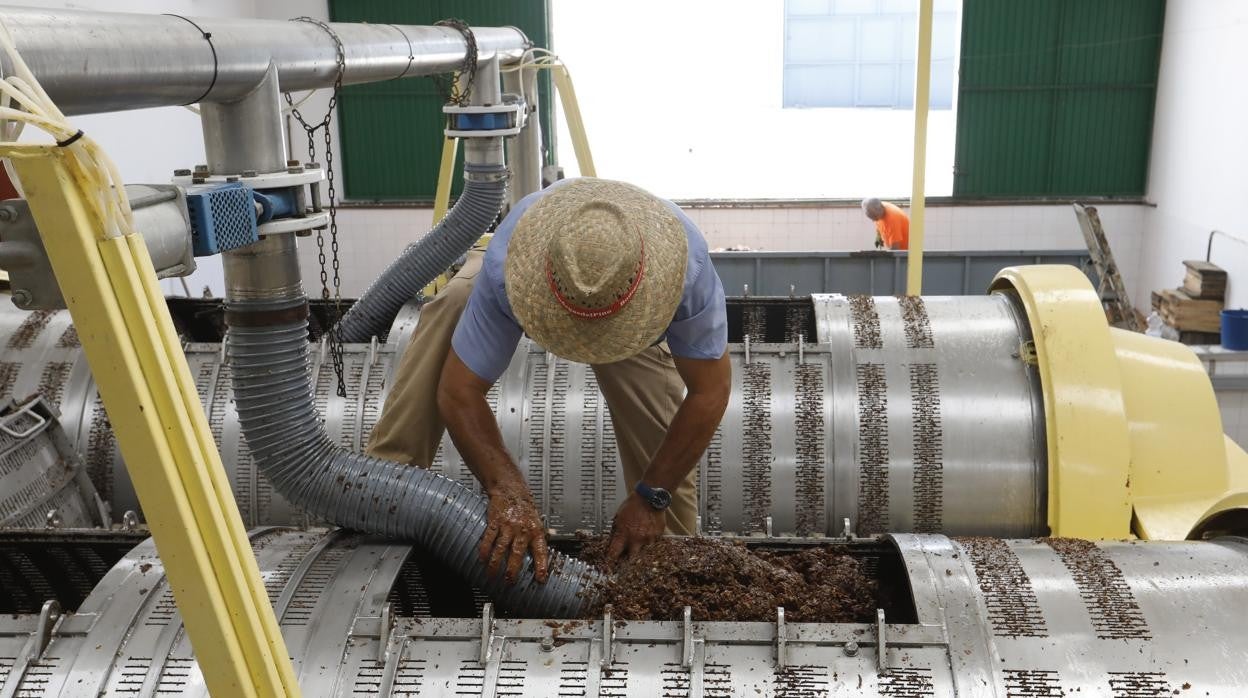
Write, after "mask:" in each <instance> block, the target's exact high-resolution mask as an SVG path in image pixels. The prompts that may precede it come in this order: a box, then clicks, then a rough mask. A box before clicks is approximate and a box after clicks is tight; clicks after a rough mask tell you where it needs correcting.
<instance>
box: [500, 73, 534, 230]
mask: <svg viewBox="0 0 1248 698" xmlns="http://www.w3.org/2000/svg"><path fill="white" fill-rule="evenodd" d="M503 89H504V91H506V92H513V93H516V94H521V95H524V96H525V107H524V108H525V111H527V112H528V120H527V121H525V124H524V128H523V129H521V131H520V135H518V136H516V138H515V139H514V140H512V141H511V144H510V147H509V148H508V151H507V154H508V158H507V160H508V165H509V167H508V169H509V170H510V171H511V197H510V200H511V205H512V206H515V205H516V204H517V203H519V202H520V200H521V199H523V198H524V197H526V196H528V195H529V194H532V193H533V192H535V191H537V190H539V189H541V188H542V122H541V113H540V111H539V109H538V97H537V71H536V70H527V71H514V72H510V73H503Z"/></svg>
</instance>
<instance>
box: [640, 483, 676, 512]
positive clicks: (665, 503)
mask: <svg viewBox="0 0 1248 698" xmlns="http://www.w3.org/2000/svg"><path fill="white" fill-rule="evenodd" d="M634 491H636V492H637V494H639V495H641V498H642V499H644V500H646V503H647V504H649V505H650V507H651V508H652V509H654V510H655V511H663V510H664V509H666V508H668V507H669V506H671V505H672V493H671V492H668V491H667V490H665V489H663V488H662V487H651V486H649V485H647V484H646V483H644V482H638V483H637V487H635V488H634Z"/></svg>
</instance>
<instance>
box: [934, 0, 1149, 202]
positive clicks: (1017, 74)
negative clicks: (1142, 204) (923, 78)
mask: <svg viewBox="0 0 1248 698" xmlns="http://www.w3.org/2000/svg"><path fill="white" fill-rule="evenodd" d="M1164 18H1165V2H1164V0H1028V1H1027V2H1002V1H1001V0H964V2H963V6H962V57H961V67H960V69H959V86H958V123H957V145H956V154H955V165H954V185H953V193H954V196H960V197H966V198H993V197H1002V198H1012V197H1041V196H1142V195H1143V194H1144V192H1145V187H1146V185H1147V178H1148V153H1149V148H1150V146H1151V142H1152V125H1153V103H1154V101H1155V97H1156V89H1157V69H1158V63H1159V60H1160V56H1161V32H1162V24H1163V21H1164Z"/></svg>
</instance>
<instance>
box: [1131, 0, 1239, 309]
mask: <svg viewBox="0 0 1248 698" xmlns="http://www.w3.org/2000/svg"><path fill="white" fill-rule="evenodd" d="M1161 45H1162V52H1161V72H1160V75H1159V77H1158V86H1157V110H1156V114H1155V117H1154V125H1153V149H1152V162H1151V166H1150V170H1149V186H1148V198H1149V199H1150V200H1151V201H1154V202H1156V204H1157V208H1156V209H1155V210H1153V211H1150V212H1149V215H1148V216H1146V232H1145V238H1144V248H1143V249H1144V254H1143V255H1142V256H1141V266H1140V274H1139V275H1140V279H1141V281H1142V283H1141V284H1140V285H1139V286H1138V287H1137V289H1136V291H1135V292H1134V293H1135V296H1136V298H1137V301H1139V302H1143V303H1146V302H1147V299H1148V293H1149V291H1150V290H1152V289H1157V288H1165V287H1174V286H1178V285H1179V284H1180V283H1181V282H1182V280H1183V267H1182V265H1181V262H1182V260H1184V259H1204V258H1205V241H1206V239H1207V236H1208V234H1209V231H1210V230H1213V229H1215V228H1216V229H1218V230H1223V231H1226V232H1229V233H1232V234H1235V235H1238V236H1240V237H1243V238H1248V127H1246V125H1248V90H1246V89H1245V88H1244V84H1245V83H1244V76H1245V75H1248V2H1243V1H1242V0H1182V1H1180V2H1169V3H1166V24H1165V35H1164V37H1163V38H1162V44H1161ZM1213 261H1214V262H1215V263H1216V264H1219V265H1221V266H1222V267H1224V268H1225V269H1226V270H1227V271H1228V272H1229V273H1230V278H1229V282H1228V291H1229V296H1228V305H1229V306H1231V307H1245V306H1248V247H1245V246H1243V245H1239V244H1236V243H1234V242H1229V241H1227V240H1225V239H1221V240H1218V241H1215V242H1214V247H1213Z"/></svg>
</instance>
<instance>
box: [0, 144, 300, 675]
mask: <svg viewBox="0 0 1248 698" xmlns="http://www.w3.org/2000/svg"><path fill="white" fill-rule="evenodd" d="M0 156H3V157H8V158H11V159H12V161H13V164H14V166H15V168H16V170H17V174H18V177H19V179H20V180H21V183H22V187H23V188H24V190H25V192H26V198H27V200H28V201H29V203H30V208H31V212H32V213H33V215H34V217H35V221H36V223H37V224H38V226H39V232H40V235H41V237H42V238H43V243H44V247H45V248H46V249H47V254H48V258H49V260H50V261H51V264H52V269H53V272H54V273H55V274H56V278H57V281H58V283H59V284H60V286H61V291H62V294H63V295H64V297H65V301H66V305H67V306H68V307H69V312H70V315H71V316H72V317H73V320H74V324H75V326H76V327H77V328H78V335H79V338H80V339H81V342H82V348H83V351H84V352H85V353H86V356H87V361H88V363H89V364H90V366H91V371H92V374H93V375H94V377H95V380H96V383H97V385H98V386H99V392H100V397H101V399H102V400H103V402H104V407H105V410H106V411H107V413H108V417H109V421H110V422H111V424H112V427H113V430H114V432H115V433H116V435H117V442H118V444H119V446H120V448H121V452H122V455H123V456H124V457H125V459H126V465H127V468H129V470H130V471H131V480H132V481H133V482H134V486H135V490H136V492H137V494H138V496H139V501H140V503H141V504H142V505H143V512H144V515H145V516H146V518H147V522H148V525H149V526H150V527H151V530H152V536H153V537H154V538H155V540H156V547H157V550H158V551H159V553H160V558H161V562H162V563H163V565H164V568H165V573H166V575H167V576H168V579H169V583H170V586H171V587H172V589H173V594H174V599H175V600H176V601H177V604H178V610H179V611H180V612H181V614H182V618H183V621H184V623H185V625H186V631H187V633H188V634H189V636H190V639H191V644H192V646H193V647H194V649H195V654H196V657H197V658H198V660H199V663H200V666H201V668H202V670H203V675H204V680H205V681H206V682H207V685H208V689H209V691H210V692H211V693H212V695H215V696H297V695H299V686H298V684H297V681H296V679H295V674H294V670H293V668H292V666H291V663H290V659H289V655H288V654H287V651H286V647H285V643H284V641H283V639H282V636H281V631H280V629H279V627H278V624H277V619H276V617H275V616H274V614H273V608H272V606H271V605H270V603H269V599H268V595H267V593H266V591H265V589H264V585H263V583H262V581H261V577H260V571H259V568H258V567H257V565H256V560H255V557H254V556H253V554H252V550H251V546H250V543H249V542H248V539H247V535H246V531H245V529H244V527H243V521H242V518H241V517H240V516H239V513H238V507H237V505H236V504H235V502H234V498H233V494H232V492H231V489H230V485H229V481H228V479H227V478H226V474H225V469H224V468H223V467H222V465H221V459H220V456H219V454H218V453H217V448H216V445H215V443H214V442H213V439H212V434H211V432H210V430H209V427H208V421H207V419H206V418H205V416H204V412H203V409H202V407H201V405H200V401H199V395H198V393H197V392H196V390H195V385H194V381H193V380H192V378H191V373H190V370H189V368H188V367H187V364H186V359H185V356H184V354H183V352H182V348H181V344H180V342H179V341H178V337H177V333H176V331H175V330H174V328H173V322H172V320H171V319H170V316H169V311H168V308H167V306H166V305H165V302H164V297H163V295H162V294H161V292H160V288H159V285H158V283H157V281H156V273H155V271H154V269H153V268H152V262H151V259H150V258H149V257H148V253H147V247H146V246H145V245H144V243H143V240H142V239H141V238H139V237H138V236H137V235H129V236H126V237H119V238H107V237H104V236H103V234H102V233H101V230H102V228H103V226H102V225H101V223H100V221H98V220H96V218H95V214H94V212H93V210H92V209H91V207H90V206H89V205H88V204H87V202H88V200H89V199H88V197H89V195H90V192H89V191H88V186H89V185H87V184H86V183H85V182H83V181H79V180H77V179H76V178H75V176H74V174H73V173H74V172H75V171H76V170H75V169H74V167H72V166H71V165H70V164H69V163H67V162H66V161H67V159H68V158H69V157H70V155H69V153H68V152H67V151H66V149H63V148H56V147H52V146H39V145H17V146H9V147H6V148H3V149H0Z"/></svg>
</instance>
